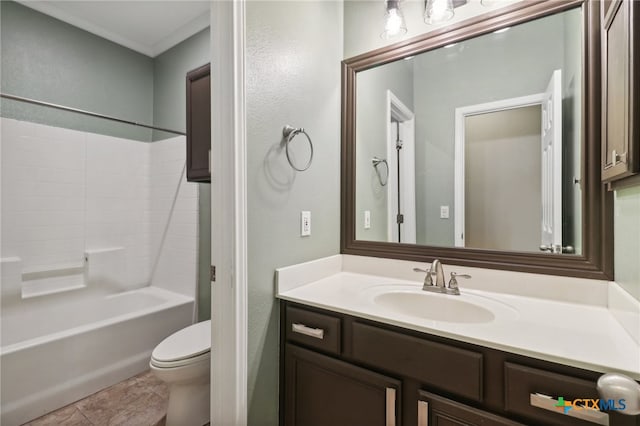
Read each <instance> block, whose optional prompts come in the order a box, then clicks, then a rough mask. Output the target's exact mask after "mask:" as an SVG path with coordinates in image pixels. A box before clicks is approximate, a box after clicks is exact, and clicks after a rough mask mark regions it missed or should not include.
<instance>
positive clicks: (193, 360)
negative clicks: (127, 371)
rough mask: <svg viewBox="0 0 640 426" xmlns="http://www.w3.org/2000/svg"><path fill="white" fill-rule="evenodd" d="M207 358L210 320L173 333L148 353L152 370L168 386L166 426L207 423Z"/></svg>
mask: <svg viewBox="0 0 640 426" xmlns="http://www.w3.org/2000/svg"><path fill="white" fill-rule="evenodd" d="M210 359H211V321H210V320H209V321H203V322H199V323H197V324H193V325H190V326H189V327H186V328H183V329H182V330H179V331H176V332H175V333H173V334H172V335H171V336H169V337H167V338H166V339H164V340H163V341H162V342H160V344H159V345H158V346H156V348H155V349H154V350H153V352H152V353H151V361H149V366H150V367H151V371H153V373H154V374H155V375H156V377H157V378H158V379H160V380H162V381H163V382H165V383H166V384H167V385H168V386H169V406H168V407H167V421H166V426H202V425H204V424H206V423H208V422H209V381H210V380H209V371H210V366H209V362H210Z"/></svg>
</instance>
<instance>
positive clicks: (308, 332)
mask: <svg viewBox="0 0 640 426" xmlns="http://www.w3.org/2000/svg"><path fill="white" fill-rule="evenodd" d="M291 331H293V332H294V333H300V334H304V335H305V336H309V337H313V338H315V339H320V340H322V339H324V330H323V329H321V328H311V327H307V326H306V325H304V324H295V323H294V324H291Z"/></svg>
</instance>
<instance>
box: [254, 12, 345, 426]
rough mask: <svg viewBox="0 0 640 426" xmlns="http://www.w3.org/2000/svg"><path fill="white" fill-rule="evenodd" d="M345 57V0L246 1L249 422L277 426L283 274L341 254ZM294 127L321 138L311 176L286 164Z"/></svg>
mask: <svg viewBox="0 0 640 426" xmlns="http://www.w3.org/2000/svg"><path fill="white" fill-rule="evenodd" d="M341 60H342V3H341V2H333V1H308V2H289V1H283V2H268V1H249V2H248V3H247V4H246V105H247V117H246V122H247V156H248V159H247V187H248V188H247V190H248V193H247V203H248V233H247V235H248V247H249V252H248V265H249V271H248V272H249V283H248V286H249V294H248V297H249V307H248V312H249V318H248V320H249V329H248V342H249V348H248V368H249V378H248V399H249V401H248V403H249V420H248V424H250V425H259V426H262V425H277V424H278V369H279V309H278V303H277V300H276V299H275V289H274V270H275V269H276V268H278V267H281V266H286V265H291V264H295V263H299V262H304V261H308V260H311V259H315V258H319V257H324V256H329V255H334V254H337V253H338V252H339V249H340V248H339V236H340V220H339V218H340V210H339V203H340V61H341ZM286 124H290V125H292V126H296V127H304V128H305V130H306V131H307V132H308V133H309V135H310V136H311V138H312V140H313V143H314V146H315V154H314V159H313V164H312V165H311V167H310V168H309V169H308V170H307V171H305V172H294V171H293V170H292V169H291V167H289V165H288V164H287V160H286V157H285V154H284V152H283V151H282V146H281V143H280V142H281V136H282V128H283V126H285V125H286ZM299 142H302V140H300V141H299V140H298V139H296V141H295V143H296V144H297V143H299ZM301 210H310V211H311V231H312V234H311V236H309V237H300V211H301Z"/></svg>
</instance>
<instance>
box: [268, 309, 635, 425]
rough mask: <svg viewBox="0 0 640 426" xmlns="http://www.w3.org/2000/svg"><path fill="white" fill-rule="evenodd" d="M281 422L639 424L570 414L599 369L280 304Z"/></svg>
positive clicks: (587, 395)
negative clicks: (564, 404) (567, 406)
mask: <svg viewBox="0 0 640 426" xmlns="http://www.w3.org/2000/svg"><path fill="white" fill-rule="evenodd" d="M280 317H281V318H280V320H281V321H280V324H281V327H282V329H281V333H280V336H281V346H280V348H281V357H280V358H281V365H280V378H281V384H282V385H281V389H280V424H281V425H283V426H426V425H429V426H434V425H440V426H445V425H447V426H448V425H458V426H460V425H473V426H475V425H483V426H515V425H537V426H538V425H539V426H543V425H563V426H564V425H567V426H572V425H575V426H592V425H595V424H602V425H604V424H608V425H610V426H640V416H625V415H623V414H620V413H618V412H615V411H609V412H601V411H597V410H586V409H583V410H578V409H576V410H573V413H571V410H569V411H568V412H569V413H571V414H574V415H575V414H577V415H578V417H573V416H570V415H565V414H563V409H561V408H558V407H555V404H556V400H557V399H558V398H560V397H563V398H564V400H565V401H571V400H574V399H597V398H598V394H597V391H596V381H597V379H598V378H599V377H600V375H601V373H597V372H593V371H587V370H583V369H578V368H573V367H568V366H565V365H560V364H555V363H551V362H547V361H542V360H539V359H535V358H529V357H525V356H522V355H516V354H512V353H508V352H503V351H498V350H495V349H489V348H486V347H482V346H477V345H472V344H469V343H464V342H459V341H456V340H451V339H445V338H442V337H437V336H433V335H429V334H426V333H420V332H416V331H413V330H407V329H403V328H399V327H394V326H391V325H388V324H383V323H378V322H373V321H369V320H365V319H362V318H358V317H353V316H349V315H344V314H339V313H335V312H331V311H325V310H320V309H317V308H311V307H308V306H304V305H300V304H295V303H292V302H287V301H281V311H280Z"/></svg>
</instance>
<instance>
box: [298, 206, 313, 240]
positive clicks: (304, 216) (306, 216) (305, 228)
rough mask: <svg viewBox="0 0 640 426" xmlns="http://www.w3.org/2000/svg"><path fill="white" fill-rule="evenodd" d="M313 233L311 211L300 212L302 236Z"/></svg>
mask: <svg viewBox="0 0 640 426" xmlns="http://www.w3.org/2000/svg"><path fill="white" fill-rule="evenodd" d="M309 235H311V212H310V211H304V210H303V211H301V212H300V236H301V237H307V236H309Z"/></svg>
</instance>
